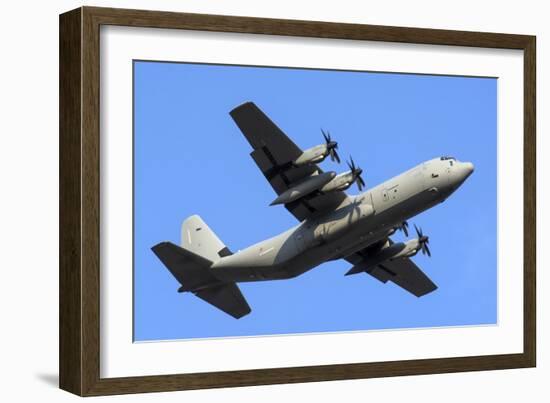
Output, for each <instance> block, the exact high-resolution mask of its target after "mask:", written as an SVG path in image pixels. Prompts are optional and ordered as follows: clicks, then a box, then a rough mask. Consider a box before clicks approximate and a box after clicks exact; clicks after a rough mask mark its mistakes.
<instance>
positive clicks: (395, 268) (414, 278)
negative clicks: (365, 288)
mask: <svg viewBox="0 0 550 403" xmlns="http://www.w3.org/2000/svg"><path fill="white" fill-rule="evenodd" d="M365 249H368V248H365ZM365 249H364V250H365ZM364 250H363V251H364ZM363 251H359V252H356V253H354V254H352V255H350V256H348V257H346V260H347V261H348V262H350V263H352V264H354V265H356V264H359V263H360V262H361V260H362V259H363V258H364V255H362V253H364V252H363ZM365 273H368V274H370V275H371V276H373V277H374V278H376V279H377V280H379V281H381V282H383V283H387V282H388V281H392V282H393V283H395V284H397V285H398V286H399V287H401V288H403V289H405V290H407V291H408V292H410V293H411V294H413V295H415V296H417V297H421V296H423V295H426V294H428V293H430V292H432V291H435V290H436V289H437V286H436V285H435V284H434V283H433V282H432V280H430V279H429V277H428V276H426V275H425V274H424V273H423V272H422V270H420V268H419V267H418V266H417V265H416V264H415V263H414V262H413V261H412V260H411V259H409V258H408V257H405V258H400V259H395V260H386V261H385V262H383V263H381V264H378V265H376V266H374V267H370V268H368V269H366V270H365Z"/></svg>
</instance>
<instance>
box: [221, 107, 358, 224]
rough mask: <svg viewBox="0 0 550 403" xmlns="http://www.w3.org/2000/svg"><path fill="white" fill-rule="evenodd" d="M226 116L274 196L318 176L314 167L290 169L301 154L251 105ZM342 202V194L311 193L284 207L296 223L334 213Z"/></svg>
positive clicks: (237, 108)
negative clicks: (250, 147)
mask: <svg viewBox="0 0 550 403" xmlns="http://www.w3.org/2000/svg"><path fill="white" fill-rule="evenodd" d="M230 115H231V117H232V118H233V120H234V121H235V123H236V124H237V126H238V127H239V129H241V131H242V132H243V134H244V136H245V137H246V139H247V140H248V142H249V143H250V145H251V146H252V148H253V151H252V152H251V153H250V155H251V157H252V159H253V160H254V162H256V165H258V167H259V168H260V170H261V171H262V173H263V174H264V176H265V178H266V179H267V180H268V182H269V184H270V185H271V187H273V190H275V192H276V193H277V195H280V194H282V193H283V192H284V191H286V190H288V189H289V188H291V187H293V186H295V185H296V184H297V183H298V182H300V181H302V180H304V179H305V178H307V177H309V176H311V175H313V174H314V173H315V172H316V171H317V172H319V173H322V171H321V169H320V168H319V167H318V166H317V165H315V164H308V165H305V166H301V167H295V166H293V165H292V161H294V160H296V158H298V157H299V156H300V155H302V150H301V149H300V148H299V147H298V146H297V145H296V144H294V142H293V141H292V140H291V139H290V138H289V137H288V136H287V135H286V134H285V133H283V131H282V130H281V129H279V128H278V127H277V125H275V123H273V122H272V121H271V119H269V118H268V117H267V116H266V115H265V114H264V113H263V112H262V111H261V110H260V108H258V107H257V106H256V105H255V104H254V103H253V102H246V103H244V104H242V105H240V106H238V107H236V108H235V109H233V110H232V111H231V112H230ZM346 199H347V195H346V193H345V192H341V191H334V192H329V193H326V194H321V193H319V192H314V193H311V194H309V195H307V196H305V197H303V198H301V199H298V200H296V201H294V202H292V203H287V204H285V207H286V208H287V210H288V211H290V213H292V214H293V215H294V217H296V218H297V219H298V220H299V221H303V220H305V219H306V218H308V217H310V216H312V215H314V214H317V213H320V212H327V211H330V210H334V209H336V208H337V207H338V206H340V205H341V204H342V203H343V202H344V201H345V200H346Z"/></svg>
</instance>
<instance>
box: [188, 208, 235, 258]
mask: <svg viewBox="0 0 550 403" xmlns="http://www.w3.org/2000/svg"><path fill="white" fill-rule="evenodd" d="M181 246H182V247H183V248H185V249H187V250H189V251H191V252H193V253H195V254H196V255H199V256H202V257H204V258H206V259H208V260H210V261H212V262H216V261H218V260H220V258H222V257H224V256H228V255H231V254H232V253H231V251H230V250H229V249H228V248H227V246H225V245H224V243H223V242H222V241H220V238H218V237H217V236H216V234H215V233H214V232H213V231H212V230H211V229H210V227H209V226H208V225H207V224H206V223H205V222H204V221H203V220H202V218H200V217H199V216H198V215H193V216H191V217H189V218H187V219H186V220H185V221H184V222H183V223H182V225H181Z"/></svg>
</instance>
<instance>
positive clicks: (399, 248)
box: [346, 238, 421, 276]
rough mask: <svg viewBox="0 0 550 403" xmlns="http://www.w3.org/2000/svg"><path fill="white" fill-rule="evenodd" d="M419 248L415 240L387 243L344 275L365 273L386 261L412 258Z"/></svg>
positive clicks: (418, 243) (419, 245)
mask: <svg viewBox="0 0 550 403" xmlns="http://www.w3.org/2000/svg"><path fill="white" fill-rule="evenodd" d="M420 248H421V244H420V242H419V241H418V239H416V238H415V239H411V240H409V241H407V242H397V243H394V244H391V245H390V244H389V242H388V243H386V245H384V246H383V247H382V248H381V249H380V250H379V251H378V252H377V253H376V254H374V255H372V256H369V257H366V258H364V259H363V260H362V261H361V262H359V263H358V264H356V265H355V266H353V267H352V268H351V269H350V270H349V271H348V272H347V273H346V276H348V275H350V274H356V273H360V272H363V271H367V270H369V269H370V268H372V267H375V266H377V265H379V264H381V263H384V262H385V261H387V260H395V259H401V258H405V257H411V256H414V255H416V254H417V253H418V251H419V250H420Z"/></svg>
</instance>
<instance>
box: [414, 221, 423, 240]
mask: <svg viewBox="0 0 550 403" xmlns="http://www.w3.org/2000/svg"><path fill="white" fill-rule="evenodd" d="M414 229H415V231H416V235H417V236H418V238H421V237H422V229H418V227H417V226H416V224H414Z"/></svg>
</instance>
